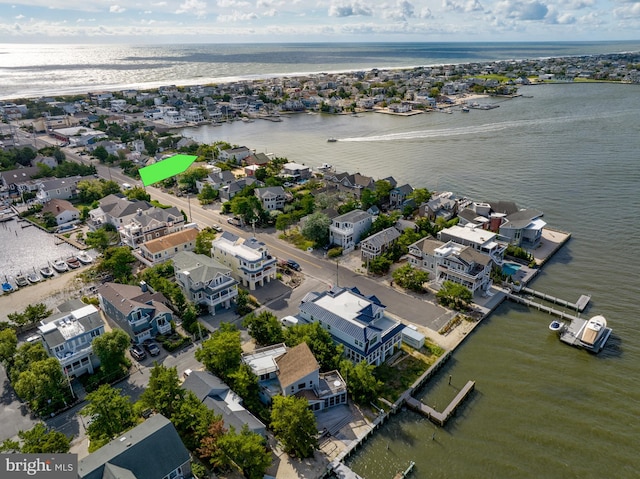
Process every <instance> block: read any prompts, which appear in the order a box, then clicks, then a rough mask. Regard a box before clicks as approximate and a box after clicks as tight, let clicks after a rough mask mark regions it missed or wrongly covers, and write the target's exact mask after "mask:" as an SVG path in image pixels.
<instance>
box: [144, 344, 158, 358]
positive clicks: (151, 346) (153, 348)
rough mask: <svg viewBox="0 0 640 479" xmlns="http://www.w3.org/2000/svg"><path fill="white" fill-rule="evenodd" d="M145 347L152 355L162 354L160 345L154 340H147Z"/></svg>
mask: <svg viewBox="0 0 640 479" xmlns="http://www.w3.org/2000/svg"><path fill="white" fill-rule="evenodd" d="M144 349H146V350H147V352H148V353H149V354H150V355H151V356H157V355H158V354H160V348H159V347H158V345H157V344H156V343H154V342H146V341H145V343H144Z"/></svg>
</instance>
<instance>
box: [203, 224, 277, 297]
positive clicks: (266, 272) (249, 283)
mask: <svg viewBox="0 0 640 479" xmlns="http://www.w3.org/2000/svg"><path fill="white" fill-rule="evenodd" d="M211 256H212V257H213V258H214V259H215V260H217V261H218V262H219V263H221V264H222V265H224V266H227V267H229V268H231V270H232V272H233V273H232V275H233V276H234V278H235V279H236V280H238V281H239V282H240V283H241V284H242V285H243V286H245V287H248V288H249V289H250V290H252V291H253V290H254V289H256V286H264V285H265V283H269V282H271V280H273V279H276V258H275V256H271V254H270V253H269V250H268V249H267V245H265V244H264V243H263V242H261V241H258V240H257V239H256V238H248V239H242V238H240V237H239V236H236V235H234V234H233V233H230V232H229V231H225V232H224V233H222V234H221V235H220V236H219V237H218V238H216V239H215V240H213V242H212V243H211Z"/></svg>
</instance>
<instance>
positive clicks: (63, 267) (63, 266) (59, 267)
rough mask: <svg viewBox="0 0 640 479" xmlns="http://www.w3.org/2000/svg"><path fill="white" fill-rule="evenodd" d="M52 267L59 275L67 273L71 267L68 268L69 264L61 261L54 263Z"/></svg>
mask: <svg viewBox="0 0 640 479" xmlns="http://www.w3.org/2000/svg"><path fill="white" fill-rule="evenodd" d="M52 266H53V269H55V270H56V271H57V272H58V273H64V272H65V271H69V266H67V263H65V262H64V261H62V260H61V259H58V260H56V261H54V262H53V265H52Z"/></svg>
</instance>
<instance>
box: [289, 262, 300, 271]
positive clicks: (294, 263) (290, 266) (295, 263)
mask: <svg viewBox="0 0 640 479" xmlns="http://www.w3.org/2000/svg"><path fill="white" fill-rule="evenodd" d="M287 266H288V267H289V268H291V269H295V270H296V271H300V270H301V269H302V268H300V265H299V264H298V262H297V261H293V260H292V259H288V260H287Z"/></svg>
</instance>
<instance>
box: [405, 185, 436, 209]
mask: <svg viewBox="0 0 640 479" xmlns="http://www.w3.org/2000/svg"><path fill="white" fill-rule="evenodd" d="M409 198H411V199H413V201H415V203H416V205H418V206H420V205H421V204H422V203H426V202H427V201H429V200H430V199H431V193H430V192H429V190H427V189H426V188H416V189H415V190H413V191H412V192H411V193H410V194H409Z"/></svg>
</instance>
